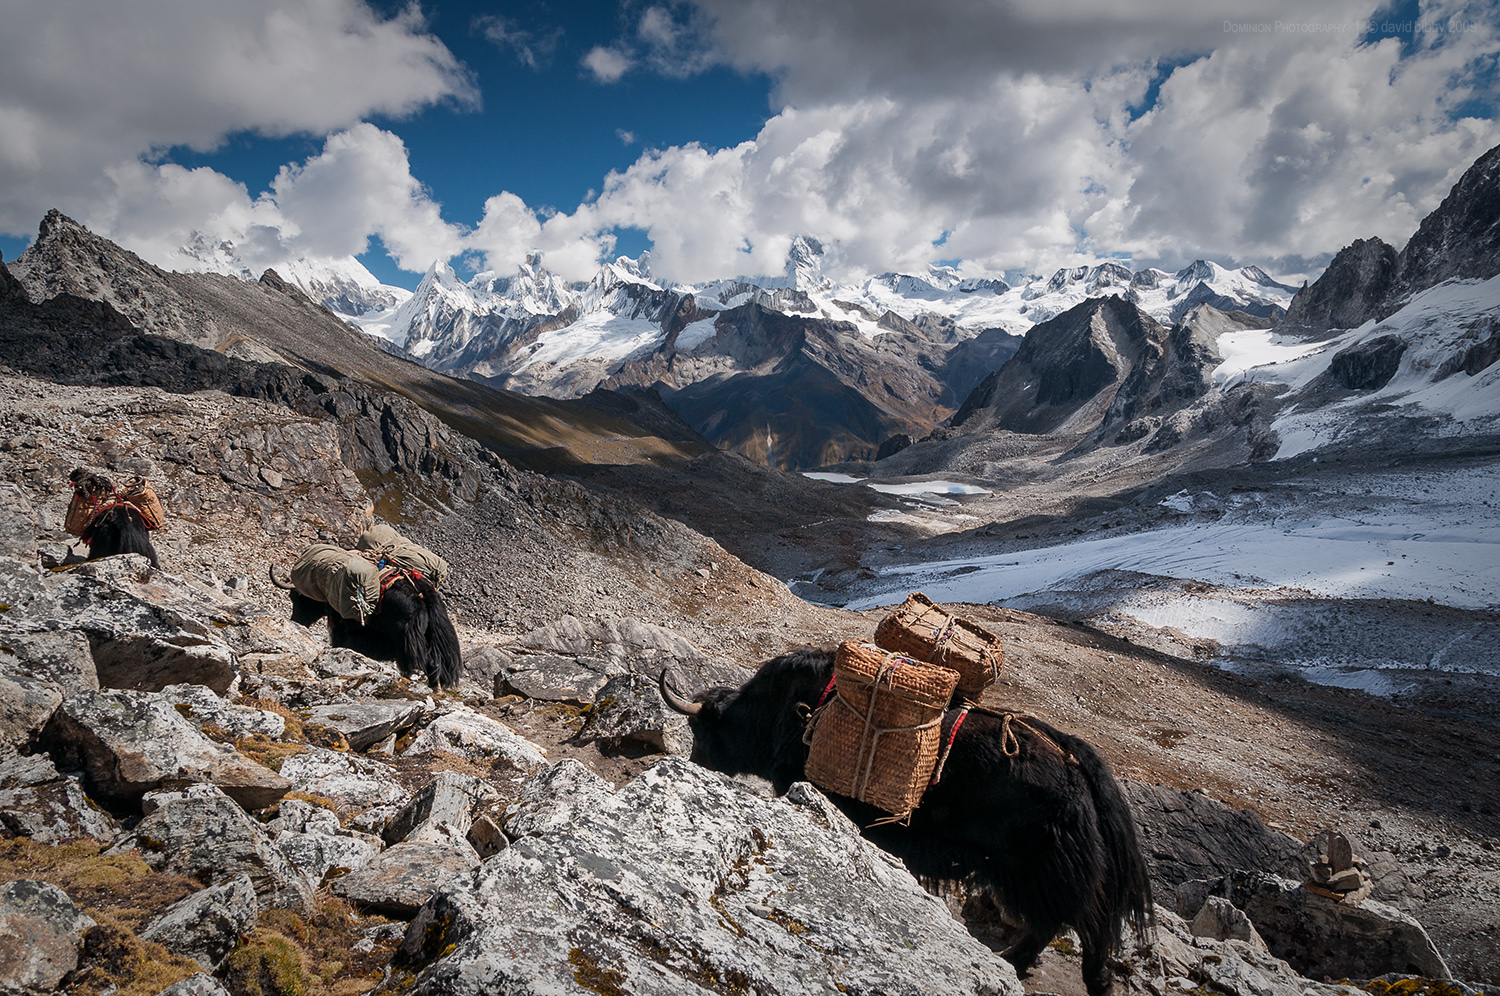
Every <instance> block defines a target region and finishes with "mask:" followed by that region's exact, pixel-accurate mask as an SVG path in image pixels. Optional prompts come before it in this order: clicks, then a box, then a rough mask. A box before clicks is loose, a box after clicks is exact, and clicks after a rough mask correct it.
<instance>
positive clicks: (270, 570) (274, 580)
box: [266, 564, 297, 591]
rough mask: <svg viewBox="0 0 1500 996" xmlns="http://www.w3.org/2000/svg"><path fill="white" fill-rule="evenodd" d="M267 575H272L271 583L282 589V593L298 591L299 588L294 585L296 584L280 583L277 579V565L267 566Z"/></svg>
mask: <svg viewBox="0 0 1500 996" xmlns="http://www.w3.org/2000/svg"><path fill="white" fill-rule="evenodd" d="M266 573H267V574H269V575H271V583H272V584H274V585H275V586H276V587H278V588H280V589H281V590H282V591H296V590H297V586H296V585H294V584H288V583H287V582H285V581H279V580H277V578H276V565H275V564H267V565H266Z"/></svg>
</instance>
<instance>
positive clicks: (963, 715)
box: [927, 708, 969, 788]
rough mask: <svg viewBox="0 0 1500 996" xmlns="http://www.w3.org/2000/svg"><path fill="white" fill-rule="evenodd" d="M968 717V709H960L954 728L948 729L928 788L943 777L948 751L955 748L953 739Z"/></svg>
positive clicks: (954, 721)
mask: <svg viewBox="0 0 1500 996" xmlns="http://www.w3.org/2000/svg"><path fill="white" fill-rule="evenodd" d="M968 718H969V710H968V709H966V708H965V709H960V710H958V716H957V717H956V718H955V719H954V720H953V729H951V730H949V731H948V739H947V740H946V741H945V742H944V743H943V749H942V750H941V751H939V752H938V761H937V765H936V766H935V767H934V768H933V770H932V780H931V781H929V782H928V783H927V787H928V788H931V787H932V786H934V785H936V784H937V783H938V779H940V778H942V777H943V768H944V767H946V766H947V764H948V753H949V751H951V750H953V741H955V740H957V739H958V731H959V728H960V727H962V726H963V725H964V720H966V719H968Z"/></svg>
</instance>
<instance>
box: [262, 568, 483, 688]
mask: <svg viewBox="0 0 1500 996" xmlns="http://www.w3.org/2000/svg"><path fill="white" fill-rule="evenodd" d="M320 549H326V550H330V551H338V548H337V547H313V548H310V549H309V551H308V552H307V553H304V554H303V560H299V561H298V564H299V567H300V566H301V565H302V564H303V561H305V560H306V559H307V558H308V556H309V555H310V554H313V553H316V552H317V551H318V550H320ZM338 552H340V553H343V554H346V555H347V556H348V557H351V558H355V560H359V559H360V554H357V553H351V552H350V551H347V550H345V551H338ZM270 576H271V583H272V584H274V585H275V586H276V587H278V588H281V589H283V590H284V591H286V593H287V594H288V596H290V598H291V600H292V621H293V622H296V623H299V624H301V625H303V626H311V625H313V624H314V623H316V622H317V621H318V620H319V619H323V618H326V619H327V620H328V634H329V642H330V643H332V644H333V645H334V646H335V647H348V648H349V649H350V650H357V651H359V652H360V653H362V654H364V655H365V656H366V657H373V658H375V659H377V660H387V661H390V660H393V661H395V662H396V667H397V668H398V669H399V670H400V672H401V674H402V675H403V676H405V677H410V676H412V675H413V674H422V675H423V676H424V677H426V679H427V683H428V684H429V685H431V686H432V687H433V688H436V689H442V688H453V687H454V686H456V685H457V684H458V680H459V677H460V676H461V675H462V673H463V654H462V651H461V650H460V649H459V645H458V633H457V632H456V631H455V630H454V628H453V621H452V620H451V619H450V618H449V617H448V608H447V606H446V605H444V604H443V598H442V596H441V595H439V594H438V591H437V588H436V587H435V586H434V585H433V583H432V581H431V580H430V579H429V578H427V577H426V576H425V575H423V574H422V573H421V572H420V571H415V570H394V569H391V568H387V569H386V570H384V571H382V572H381V573H380V581H379V588H378V594H377V595H376V596H375V597H374V598H373V599H371V604H370V605H369V610H368V612H365V613H359V614H356V615H355V618H345V617H344V616H343V615H342V614H341V612H340V610H339V609H336V608H335V607H334V605H332V604H330V603H329V602H328V601H326V600H324V598H319V597H316V596H317V595H318V594H327V591H326V590H325V591H323V592H316V591H310V590H309V591H304V590H301V589H300V588H299V585H298V584H293V583H291V582H288V581H282V580H281V579H279V578H277V577H276V570H275V567H274V566H273V567H272V568H271V570H270ZM292 577H293V579H294V580H299V579H300V580H302V582H303V587H311V586H308V585H306V583H305V577H306V575H305V574H303V573H302V572H301V571H299V569H298V568H293V572H292ZM333 597H334V599H335V601H339V599H338V598H337V596H333Z"/></svg>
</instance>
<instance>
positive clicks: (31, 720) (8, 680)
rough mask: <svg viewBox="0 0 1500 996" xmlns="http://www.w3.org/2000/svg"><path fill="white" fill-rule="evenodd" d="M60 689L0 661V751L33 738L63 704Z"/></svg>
mask: <svg viewBox="0 0 1500 996" xmlns="http://www.w3.org/2000/svg"><path fill="white" fill-rule="evenodd" d="M62 700H63V690H62V689H61V688H59V687H58V686H57V685H54V684H53V683H52V682H50V681H44V680H43V679H41V678H35V677H32V676H31V675H29V674H26V673H25V672H23V671H18V670H13V669H11V668H10V667H7V666H6V665H5V664H3V663H0V753H14V752H15V751H16V750H17V749H18V748H20V747H23V746H25V745H27V744H29V743H31V742H32V741H34V740H36V738H37V736H38V735H39V734H40V733H41V732H42V727H44V726H46V725H47V721H48V720H49V719H51V718H52V714H53V713H54V712H56V711H57V707H58V706H59V705H61V704H62Z"/></svg>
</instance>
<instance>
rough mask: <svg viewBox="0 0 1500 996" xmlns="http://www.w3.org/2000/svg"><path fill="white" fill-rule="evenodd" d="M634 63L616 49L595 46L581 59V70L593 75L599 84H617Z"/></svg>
mask: <svg viewBox="0 0 1500 996" xmlns="http://www.w3.org/2000/svg"><path fill="white" fill-rule="evenodd" d="M633 64H634V63H633V62H632V61H631V59H630V57H629V56H628V55H626V54H625V53H624V52H622V51H620V50H619V49H617V48H605V47H604V46H602V45H596V46H594V47H593V48H591V49H589V51H588V54H587V55H585V56H584V57H583V68H585V69H587V70H588V71H589V72H591V73H593V74H594V79H596V80H598V81H599V82H600V83H617V82H619V80H620V77H622V76H624V75H625V74H626V73H627V72H628V71H629V70H630V67H631V66H632V65H633Z"/></svg>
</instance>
